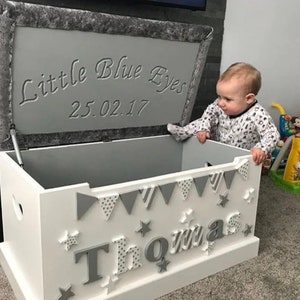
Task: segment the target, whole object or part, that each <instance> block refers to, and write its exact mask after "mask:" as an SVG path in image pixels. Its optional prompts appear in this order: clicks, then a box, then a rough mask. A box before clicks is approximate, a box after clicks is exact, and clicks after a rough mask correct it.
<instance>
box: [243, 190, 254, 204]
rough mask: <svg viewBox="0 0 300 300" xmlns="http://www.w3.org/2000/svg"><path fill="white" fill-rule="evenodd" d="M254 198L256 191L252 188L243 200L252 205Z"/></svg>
mask: <svg viewBox="0 0 300 300" xmlns="http://www.w3.org/2000/svg"><path fill="white" fill-rule="evenodd" d="M254 197H255V189H254V188H250V189H248V190H246V193H245V195H244V197H243V199H244V200H245V201H247V203H249V204H250V203H251V202H252V201H253V200H254Z"/></svg>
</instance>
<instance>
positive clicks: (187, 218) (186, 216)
mask: <svg viewBox="0 0 300 300" xmlns="http://www.w3.org/2000/svg"><path fill="white" fill-rule="evenodd" d="M193 220H194V211H193V210H192V209H191V208H189V209H188V210H187V211H185V212H183V213H182V217H181V219H180V223H182V224H185V223H186V224H187V225H188V227H190V225H191V222H192V221H193Z"/></svg>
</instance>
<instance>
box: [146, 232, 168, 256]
mask: <svg viewBox="0 0 300 300" xmlns="http://www.w3.org/2000/svg"><path fill="white" fill-rule="evenodd" d="M157 243H159V251H158V253H155V245H156V244H157ZM168 249H169V242H168V241H167V239H165V238H164V237H159V238H155V239H153V240H151V241H150V242H149V243H148V244H147V245H146V248H145V256H146V258H147V260H148V261H150V262H155V261H159V260H161V259H162V258H163V257H165V255H166V253H167V252H168Z"/></svg>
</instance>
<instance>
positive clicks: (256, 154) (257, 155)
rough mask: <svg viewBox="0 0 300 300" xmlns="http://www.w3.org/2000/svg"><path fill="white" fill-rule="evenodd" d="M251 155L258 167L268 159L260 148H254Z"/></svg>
mask: <svg viewBox="0 0 300 300" xmlns="http://www.w3.org/2000/svg"><path fill="white" fill-rule="evenodd" d="M251 154H252V158H253V161H254V163H255V164H256V165H260V164H261V163H262V162H263V161H264V160H265V158H266V155H265V152H264V151H262V150H261V149H259V148H255V147H254V148H252V149H251Z"/></svg>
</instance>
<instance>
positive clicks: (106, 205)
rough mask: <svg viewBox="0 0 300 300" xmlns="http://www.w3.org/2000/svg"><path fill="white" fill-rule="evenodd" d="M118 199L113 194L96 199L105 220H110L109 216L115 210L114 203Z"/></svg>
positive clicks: (117, 195)
mask: <svg viewBox="0 0 300 300" xmlns="http://www.w3.org/2000/svg"><path fill="white" fill-rule="evenodd" d="M118 198H119V194H113V195H109V196H105V197H98V199H99V204H100V207H101V208H102V211H103V213H104V217H105V220H106V221H107V220H108V219H109V218H110V215H111V213H112V211H113V209H114V208H115V205H116V202H117V200H118Z"/></svg>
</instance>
